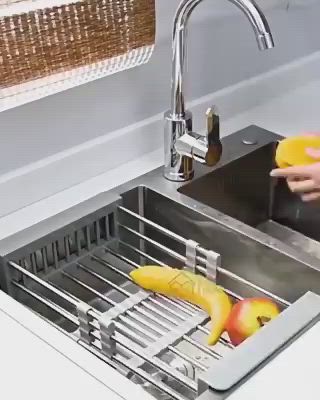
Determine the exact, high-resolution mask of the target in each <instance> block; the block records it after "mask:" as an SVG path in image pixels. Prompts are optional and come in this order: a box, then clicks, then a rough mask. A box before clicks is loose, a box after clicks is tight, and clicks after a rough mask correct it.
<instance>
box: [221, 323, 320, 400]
mask: <svg viewBox="0 0 320 400" xmlns="http://www.w3.org/2000/svg"><path fill="white" fill-rule="evenodd" d="M319 336H320V323H318V324H316V325H315V326H313V327H312V328H311V329H310V330H308V331H307V332H306V333H305V334H304V335H303V336H301V337H300V338H299V339H297V340H296V341H295V342H294V343H293V344H292V345H291V346H290V347H288V348H287V349H286V350H285V351H283V352H282V353H281V354H279V355H278V356H277V357H276V358H275V359H274V360H273V361H271V362H270V363H269V364H267V365H266V366H265V367H264V368H263V369H261V370H260V371H258V372H257V373H256V374H255V375H254V376H253V377H252V378H251V379H250V380H249V381H248V382H247V383H245V384H244V385H242V386H241V387H240V388H239V389H238V390H236V391H235V392H234V393H233V394H232V395H231V396H230V398H229V399H228V400H257V399H259V400H271V399H275V400H282V399H283V400H307V399H308V400H316V399H318V398H319V384H318V381H319V367H318V360H319V357H320V346H318V345H317V343H318V342H319Z"/></svg>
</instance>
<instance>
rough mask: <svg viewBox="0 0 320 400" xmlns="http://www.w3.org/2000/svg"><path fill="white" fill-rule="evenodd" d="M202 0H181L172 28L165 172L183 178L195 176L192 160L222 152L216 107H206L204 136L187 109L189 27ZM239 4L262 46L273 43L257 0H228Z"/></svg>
mask: <svg viewBox="0 0 320 400" xmlns="http://www.w3.org/2000/svg"><path fill="white" fill-rule="evenodd" d="M202 1H203V0H182V1H181V3H180V5H179V7H178V10H177V12H176V15H175V20H174V29H173V39H172V40H173V43H172V47H173V58H172V81H171V108H170V110H169V111H167V112H166V113H165V116H164V118H165V136H164V148H165V149H164V153H165V166H164V176H165V178H166V179H168V180H171V181H174V182H181V181H187V180H189V179H192V177H193V175H194V169H193V160H195V161H197V162H200V163H203V164H206V165H209V166H213V165H215V164H216V163H217V162H219V160H220V157H221V154H222V146H221V141H220V122H219V121H220V119H219V115H218V114H217V112H216V111H215V108H214V107H213V108H210V109H209V110H208V111H207V134H206V136H205V137H203V136H201V135H199V134H197V133H196V132H194V131H193V127H192V114H191V113H190V111H187V110H186V109H185V99H184V87H183V84H184V79H185V78H184V72H185V66H186V58H187V56H186V53H187V28H188V21H189V18H190V16H191V14H192V12H193V10H194V9H195V8H196V7H197V5H198V4H200V3H201V2H202ZM228 1H229V2H230V3H232V4H234V5H236V6H237V7H238V8H240V10H241V11H242V12H243V13H244V14H245V15H246V17H247V18H248V20H249V21H250V23H251V25H252V28H253V30H254V33H255V35H256V38H257V42H258V46H259V49H260V50H266V49H271V48H272V47H274V44H273V39H272V35H271V32H270V28H269V25H268V22H267V20H266V18H265V16H264V15H263V13H262V11H261V10H260V8H259V7H258V5H257V4H256V3H255V1H254V0H228Z"/></svg>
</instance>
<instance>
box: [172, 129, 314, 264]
mask: <svg viewBox="0 0 320 400" xmlns="http://www.w3.org/2000/svg"><path fill="white" fill-rule="evenodd" d="M246 135H248V136H249V138H247V139H245V137H246ZM278 138H279V136H276V135H273V134H271V133H270V132H266V131H263V130H261V129H259V128H257V127H250V128H248V129H247V130H244V131H242V132H241V133H240V134H234V135H232V136H231V137H229V138H228V143H226V144H225V146H224V148H225V149H226V150H227V151H228V149H231V150H230V152H229V153H228V155H227V160H225V161H224V162H223V163H222V165H220V166H218V167H216V168H215V169H214V170H212V171H211V172H209V173H206V174H204V175H203V176H201V177H199V178H198V179H195V180H194V181H192V182H191V183H189V184H187V185H185V186H183V187H182V188H181V189H179V190H180V192H181V193H183V194H185V195H186V196H189V197H191V198H193V199H195V200H197V201H199V202H201V203H204V204H206V205H208V206H210V207H213V208H215V209H217V210H219V211H221V212H222V213H224V214H226V215H228V216H231V217H232V218H234V219H236V220H238V221H241V222H242V223H244V224H247V225H249V226H250V227H254V228H256V229H258V230H260V231H261V232H265V233H266V234H267V235H270V236H272V237H273V238H276V239H279V240H280V241H282V242H283V243H285V244H286V245H288V246H292V247H295V248H297V249H299V250H301V251H303V252H306V253H308V254H309V255H311V256H314V257H317V258H320V243H319V241H320V230H319V226H320V206H319V204H306V203H303V202H302V201H301V199H300V197H298V196H297V195H295V194H292V193H291V192H290V191H289V189H288V187H287V185H286V182H285V181H284V180H275V179H272V178H270V176H269V173H270V171H271V169H272V168H273V167H274V154H275V149H276V144H277V139H278ZM243 141H244V142H245V143H249V142H250V143H251V144H249V145H248V144H244V143H243ZM255 142H257V143H256V144H252V143H255ZM244 149H246V150H247V151H244Z"/></svg>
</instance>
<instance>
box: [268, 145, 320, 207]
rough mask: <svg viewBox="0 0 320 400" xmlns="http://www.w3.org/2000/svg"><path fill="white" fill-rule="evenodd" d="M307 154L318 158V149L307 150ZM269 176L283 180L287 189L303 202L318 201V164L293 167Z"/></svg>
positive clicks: (319, 165) (275, 171)
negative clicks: (298, 196) (297, 195)
mask: <svg viewBox="0 0 320 400" xmlns="http://www.w3.org/2000/svg"><path fill="white" fill-rule="evenodd" d="M306 151H307V154H308V155H309V156H311V157H312V158H314V159H319V158H320V149H307V150H306ZM271 176H273V177H277V178H285V179H286V180H287V183H288V186H289V189H290V190H291V191H292V192H293V193H297V194H299V195H300V197H301V198H302V200H303V201H306V202H309V201H315V200H319V199H320V163H319V162H317V163H314V164H310V165H306V166H295V167H288V168H283V169H275V170H273V171H271Z"/></svg>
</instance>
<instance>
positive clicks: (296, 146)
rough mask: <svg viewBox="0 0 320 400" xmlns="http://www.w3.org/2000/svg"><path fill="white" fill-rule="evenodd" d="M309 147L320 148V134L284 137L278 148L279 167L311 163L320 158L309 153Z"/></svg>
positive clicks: (277, 161) (277, 159)
mask: <svg viewBox="0 0 320 400" xmlns="http://www.w3.org/2000/svg"><path fill="white" fill-rule="evenodd" d="M308 148H319V149H320V136H311V135H310V136H295V137H290V138H286V139H283V140H282V141H281V142H280V143H279V145H278V147H277V150H276V164H277V166H278V167H279V168H288V167H294V166H303V165H310V164H313V163H315V162H319V161H320V158H319V159H316V158H314V157H311V156H309V155H308V154H307V149H308Z"/></svg>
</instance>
